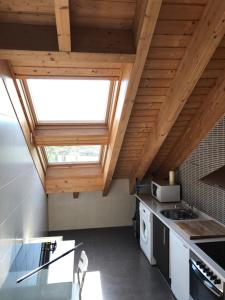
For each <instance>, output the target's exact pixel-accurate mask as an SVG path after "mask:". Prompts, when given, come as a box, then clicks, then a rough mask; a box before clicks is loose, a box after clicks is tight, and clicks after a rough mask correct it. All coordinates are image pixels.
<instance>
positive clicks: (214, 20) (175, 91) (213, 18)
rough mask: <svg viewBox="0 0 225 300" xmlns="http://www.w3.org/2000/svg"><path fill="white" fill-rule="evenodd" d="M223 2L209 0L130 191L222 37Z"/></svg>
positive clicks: (142, 174) (165, 134) (145, 168)
mask: <svg viewBox="0 0 225 300" xmlns="http://www.w3.org/2000/svg"><path fill="white" fill-rule="evenodd" d="M224 19H225V1H214V0H210V1H209V2H208V4H207V6H206V8H205V11H204V13H203V15H202V18H201V20H200V21H199V23H198V27H197V29H196V30H195V32H194V35H193V38H192V40H191V42H190V45H189V47H188V48H187V50H186V52H185V55H184V57H183V59H182V61H181V63H180V65H179V68H178V70H177V72H176V75H175V77H174V79H173V82H172V85H171V87H170V89H169V92H168V94H167V99H166V101H165V102H164V103H163V105H162V108H161V110H160V113H159V116H158V119H157V123H156V126H155V127H154V128H153V129H154V130H153V133H152V134H151V136H150V138H149V139H148V141H147V142H146V144H145V147H144V149H143V152H142V155H141V159H140V161H138V162H137V164H136V165H135V166H134V168H133V171H132V175H131V178H130V191H131V192H132V191H134V187H135V182H136V178H138V179H142V178H143V176H144V175H145V173H146V171H147V170H148V168H149V166H150V165H151V163H152V161H153V160H154V158H155V156H156V155H157V153H158V151H159V149H160V147H161V145H162V143H163V142H164V141H165V139H166V137H167V135H168V133H169V131H170V130H171V128H172V126H173V124H174V123H175V121H176V119H177V117H178V115H179V114H180V112H181V110H182V108H183V106H184V104H185V103H186V101H187V99H188V97H189V96H190V94H191V92H192V91H193V89H194V87H195V85H196V83H197V82H198V80H199V78H200V77H201V74H202V73H203V71H204V69H205V67H206V66H207V64H208V62H209V61H210V59H211V57H212V55H213V53H214V52H215V50H216V48H217V47H218V45H219V43H220V41H221V40H222V38H223V36H224V34H225V21H224Z"/></svg>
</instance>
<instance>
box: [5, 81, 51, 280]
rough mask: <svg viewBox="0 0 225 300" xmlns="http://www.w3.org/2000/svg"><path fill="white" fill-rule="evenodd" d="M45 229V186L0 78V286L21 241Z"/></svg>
mask: <svg viewBox="0 0 225 300" xmlns="http://www.w3.org/2000/svg"><path fill="white" fill-rule="evenodd" d="M47 229H48V228H47V201H46V197H45V193H44V189H43V187H42V184H41V181H40V178H39V176H38V174H37V171H36V169H35V166H34V164H33V160H32V158H31V155H30V153H29V150H28V148H27V145H26V142H25V139H24V136H23V133H22V131H21V128H20V126H19V124H18V121H17V118H16V116H15V113H14V110H13V108H12V105H11V102H10V100H9V97H8V95H7V93H6V90H5V87H4V85H3V82H2V80H1V79H0V286H1V285H2V283H3V282H4V279H5V277H6V276H7V272H8V270H9V268H10V265H11V263H12V261H13V259H14V257H15V255H16V254H17V252H18V251H19V249H20V247H21V244H22V241H23V240H24V239H26V238H29V237H33V236H37V235H42V234H43V232H46V231H47Z"/></svg>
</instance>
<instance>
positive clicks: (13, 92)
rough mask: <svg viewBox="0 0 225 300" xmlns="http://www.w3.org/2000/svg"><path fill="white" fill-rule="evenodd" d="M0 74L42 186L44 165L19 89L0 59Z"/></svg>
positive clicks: (5, 63)
mask: <svg viewBox="0 0 225 300" xmlns="http://www.w3.org/2000/svg"><path fill="white" fill-rule="evenodd" d="M0 74H1V77H2V79H3V82H4V84H5V88H6V90H7V92H8V95H9V98H10V101H11V103H12V106H13V108H14V111H15V113H16V116H17V119H18V122H19V124H20V126H21V129H22V131H23V135H24V138H25V140H26V143H27V146H28V149H29V151H30V154H31V156H32V159H33V162H34V165H35V167H36V169H37V172H38V174H39V177H40V179H41V182H42V184H43V186H44V184H45V171H46V169H45V165H44V164H43V162H42V160H41V157H40V153H39V151H38V149H37V148H36V147H35V146H34V144H33V143H32V138H31V130H30V127H29V124H28V121H27V119H26V115H25V113H24V111H23V108H22V105H21V100H20V93H19V89H18V87H17V84H16V81H15V78H14V77H13V74H12V72H11V71H10V67H9V65H8V63H7V62H5V61H0Z"/></svg>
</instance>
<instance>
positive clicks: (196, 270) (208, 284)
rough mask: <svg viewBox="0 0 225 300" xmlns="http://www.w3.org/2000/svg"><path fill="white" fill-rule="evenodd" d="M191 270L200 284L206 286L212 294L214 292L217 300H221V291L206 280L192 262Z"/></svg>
mask: <svg viewBox="0 0 225 300" xmlns="http://www.w3.org/2000/svg"><path fill="white" fill-rule="evenodd" d="M191 269H192V272H194V273H195V275H196V276H197V277H198V279H199V280H200V282H202V284H204V286H205V287H206V288H207V289H208V290H209V291H210V292H212V293H213V294H214V295H215V296H216V297H217V298H219V299H220V298H221V297H222V296H223V293H221V291H219V290H218V289H217V288H216V287H215V286H214V285H213V284H212V283H211V282H210V281H208V279H207V278H205V276H204V275H203V274H202V273H201V272H200V271H199V270H198V268H197V267H196V266H195V265H194V264H193V262H192V261H191Z"/></svg>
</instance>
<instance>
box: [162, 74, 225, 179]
mask: <svg viewBox="0 0 225 300" xmlns="http://www.w3.org/2000/svg"><path fill="white" fill-rule="evenodd" d="M224 99H225V72H223V75H222V76H221V78H219V79H218V80H217V83H216V86H215V87H214V88H213V89H212V90H211V92H210V93H209V94H208V96H207V97H206V98H205V99H204V102H203V103H202V104H201V106H200V107H199V109H198V111H197V112H196V114H195V117H194V118H193V119H192V120H191V122H190V123H189V124H188V126H187V127H186V130H185V131H184V132H183V134H182V137H180V138H179V140H178V141H177V143H176V144H175V145H174V147H173V148H172V150H171V151H170V153H169V154H168V156H167V157H166V158H165V160H164V162H163V163H162V165H161V166H160V167H159V169H158V170H157V173H158V174H162V175H165V174H167V172H168V170H170V169H171V170H173V169H176V168H177V167H179V166H180V165H181V164H182V162H183V161H184V160H185V159H186V158H187V157H188V156H189V155H190V154H191V153H192V151H193V150H194V149H195V148H196V147H197V146H198V144H199V143H200V142H201V141H202V140H203V139H204V138H205V137H206V136H207V134H208V133H209V131H210V130H211V129H212V128H213V127H214V126H215V125H216V123H217V122H218V121H219V119H220V118H221V117H222V116H223V115H224V114H225V101H224Z"/></svg>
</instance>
